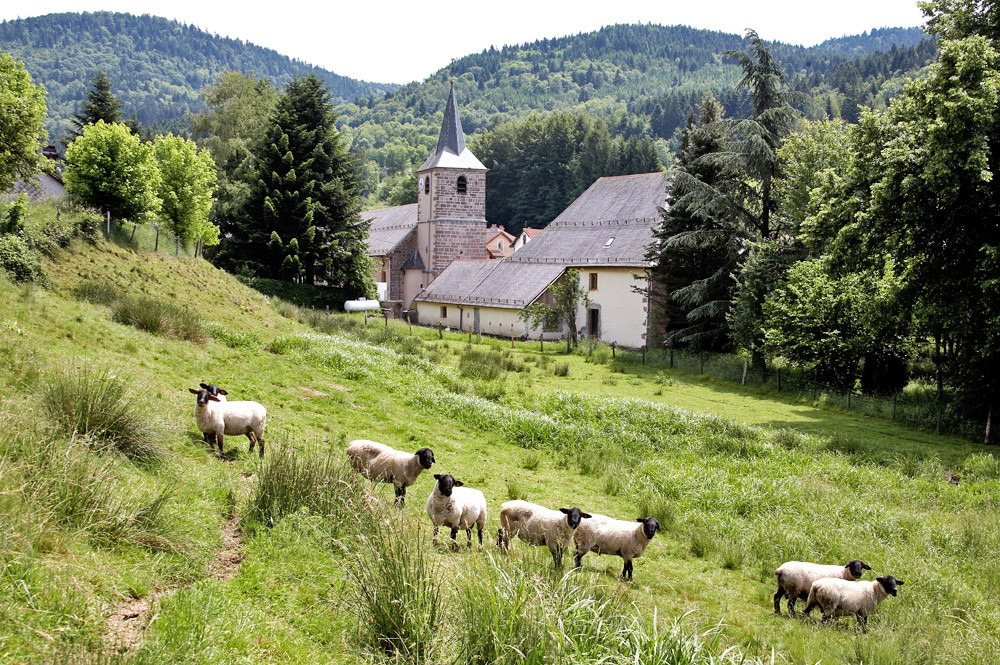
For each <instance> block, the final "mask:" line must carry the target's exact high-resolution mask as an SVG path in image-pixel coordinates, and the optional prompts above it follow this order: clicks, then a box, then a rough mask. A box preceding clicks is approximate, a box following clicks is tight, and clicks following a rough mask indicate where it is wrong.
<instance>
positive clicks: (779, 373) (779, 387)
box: [743, 367, 781, 393]
mask: <svg viewBox="0 0 1000 665" xmlns="http://www.w3.org/2000/svg"><path fill="white" fill-rule="evenodd" d="M743 371H744V372H745V371H746V370H743ZM778 392H779V393H780V392H781V368H780V367H779V368H778Z"/></svg>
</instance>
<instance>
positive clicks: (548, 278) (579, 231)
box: [363, 91, 666, 348]
mask: <svg viewBox="0 0 1000 665" xmlns="http://www.w3.org/2000/svg"><path fill="white" fill-rule="evenodd" d="M417 182H418V187H419V190H418V194H417V196H418V198H417V203H416V204H411V205H405V206H396V207H393V208H384V209H382V210H373V211H369V212H366V213H363V214H364V216H366V217H367V218H368V219H369V220H371V231H370V235H369V238H368V251H369V254H371V255H372V256H373V257H374V258H375V260H376V263H377V268H376V282H378V284H379V290H380V293H379V298H380V300H382V301H383V303H384V304H385V305H386V306H388V307H390V309H391V310H392V312H393V314H394V315H395V316H401V315H402V313H403V312H404V311H408V312H409V315H410V317H411V319H412V320H413V321H414V322H419V323H421V324H423V325H442V326H445V327H449V328H453V329H461V330H471V331H472V332H474V333H483V334H491V335H502V336H509V335H514V336H515V337H518V338H529V339H539V338H543V339H546V340H555V339H561V338H563V336H564V335H565V331H564V330H563V329H562V328H556V329H552V330H549V329H544V330H542V329H537V328H531V327H530V326H529V325H528V324H526V323H525V322H524V321H522V320H521V318H520V315H521V312H522V311H523V310H524V308H526V307H528V306H529V305H531V304H532V303H534V302H537V301H542V302H549V301H550V294H549V293H548V287H549V286H550V285H551V284H553V283H556V282H558V281H560V280H565V278H566V271H567V270H570V269H577V270H579V271H580V285H581V286H582V287H583V288H584V289H585V290H586V291H587V293H588V295H589V298H590V303H589V304H588V305H587V306H586V307H581V308H580V310H579V311H578V313H577V329H578V330H579V331H580V332H581V333H582V334H583V335H586V336H591V337H594V338H596V339H600V340H602V341H605V342H609V343H610V342H614V343H616V344H618V345H620V346H625V347H631V348H639V347H643V346H646V344H647V339H648V336H649V333H650V314H649V310H650V307H649V297H648V293H647V286H646V280H645V275H646V272H647V269H648V267H649V262H648V261H647V260H646V258H645V253H646V247H647V246H648V245H649V244H650V243H652V241H653V230H654V229H655V227H656V225H657V224H658V223H659V221H660V210H661V207H662V206H663V205H665V201H666V180H665V179H664V174H663V173H647V174H642V175H631V176H616V177H606V178H600V179H598V180H597V181H596V182H595V183H594V184H592V185H591V186H590V187H589V188H588V189H587V191H585V192H584V193H583V194H581V195H580V197H579V198H578V199H577V200H576V201H574V202H573V203H572V204H570V206H569V207H568V208H566V210H564V211H563V212H562V213H561V214H560V215H559V216H558V217H556V219H555V220H553V221H552V222H551V223H550V224H549V225H548V226H547V227H546V228H544V229H542V230H540V231H538V232H537V233H534V234H532V236H531V237H530V242H526V241H528V240H529V238H524V239H523V240H522V241H521V243H520V246H518V247H517V249H516V251H512V252H511V253H510V254H509V255H508V256H506V257H505V258H502V259H497V258H491V254H492V253H491V252H490V251H488V249H487V246H486V244H484V240H487V241H489V240H492V242H493V243H496V242H497V235H496V230H495V228H494V229H491V230H488V229H487V224H486V219H485V217H486V196H485V193H486V192H485V184H486V168H485V167H484V166H483V165H482V163H481V162H480V161H479V160H478V159H477V158H476V157H475V155H473V154H472V152H471V151H469V149H468V148H467V147H466V146H465V138H464V135H463V134H462V126H461V121H460V119H459V116H458V107H457V103H456V101H455V96H454V91H452V92H451V94H450V95H449V97H448V104H447V107H446V111H445V118H444V124H443V126H442V128H441V136H440V138H439V140H438V145H437V149H436V150H435V151H434V153H433V154H432V155H431V156H430V157H429V158H428V159H427V161H426V162H424V164H423V165H422V166H421V167H420V169H419V170H418V171H417ZM512 239H513V237H512V236H510V235H509V234H506V238H504V240H505V244H507V246H508V247H510V245H509V243H510V241H511V240H512ZM511 249H513V248H511Z"/></svg>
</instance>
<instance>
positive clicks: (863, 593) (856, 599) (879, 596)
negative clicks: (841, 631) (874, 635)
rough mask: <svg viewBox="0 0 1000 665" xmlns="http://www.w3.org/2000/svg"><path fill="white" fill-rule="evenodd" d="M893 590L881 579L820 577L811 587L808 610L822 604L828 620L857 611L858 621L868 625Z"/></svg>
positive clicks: (824, 616) (854, 613) (807, 611)
mask: <svg viewBox="0 0 1000 665" xmlns="http://www.w3.org/2000/svg"><path fill="white" fill-rule="evenodd" d="M888 595H889V593H888V592H887V591H886V590H885V589H884V588H883V586H882V583H881V582H880V581H879V580H875V581H867V580H862V581H857V582H851V581H848V580H843V579H837V578H832V577H827V578H823V579H819V580H816V581H815V582H813V583H812V586H811V587H810V588H809V596H808V600H807V604H806V614H809V612H811V611H812V608H813V607H815V606H816V605H819V607H820V609H821V610H823V619H824V621H826V620H829V619H830V617H833V616H843V615H847V614H853V615H855V616H856V617H857V618H858V623H859V624H861V625H865V623H866V622H867V620H868V615H870V614H872V613H873V612H874V611H875V608H877V607H878V604H879V603H881V602H882V601H883V600H885V599H886V597H887V596H888Z"/></svg>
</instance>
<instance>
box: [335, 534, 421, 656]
mask: <svg viewBox="0 0 1000 665" xmlns="http://www.w3.org/2000/svg"><path fill="white" fill-rule="evenodd" d="M373 517H374V516H373ZM377 517H378V519H371V520H369V521H368V528H367V529H366V530H365V531H364V532H363V535H359V536H358V537H357V538H356V539H355V540H353V541H352V544H351V545H349V546H348V548H349V549H352V550H353V551H351V552H349V556H348V557H347V562H348V563H347V573H348V577H349V579H350V580H351V582H352V588H351V591H350V595H349V602H350V605H351V607H352V609H353V610H354V614H355V616H356V617H357V619H358V637H359V641H360V643H361V646H362V648H364V649H366V650H368V651H370V652H371V653H372V654H379V655H381V656H384V657H387V658H389V659H391V660H393V661H404V662H412V663H424V662H431V660H432V659H431V657H430V656H431V655H432V643H433V639H434V635H435V632H436V631H437V621H438V615H439V612H440V610H441V590H440V587H439V586H438V583H437V582H436V581H435V580H436V577H437V570H436V569H435V566H434V565H432V564H431V563H430V562H429V561H428V560H427V555H426V551H425V548H426V539H425V538H423V537H422V536H421V535H420V534H419V533H414V532H413V531H414V530H413V529H412V528H411V527H408V526H406V524H405V523H404V522H403V521H402V519H401V518H400V517H399V516H397V515H392V516H386V515H378V516H377Z"/></svg>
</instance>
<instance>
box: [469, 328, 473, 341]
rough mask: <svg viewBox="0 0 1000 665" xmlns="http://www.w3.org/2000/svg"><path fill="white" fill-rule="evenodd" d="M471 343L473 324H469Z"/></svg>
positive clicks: (470, 339)
mask: <svg viewBox="0 0 1000 665" xmlns="http://www.w3.org/2000/svg"><path fill="white" fill-rule="evenodd" d="M469 344H472V324H471V323H470V324H469Z"/></svg>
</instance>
